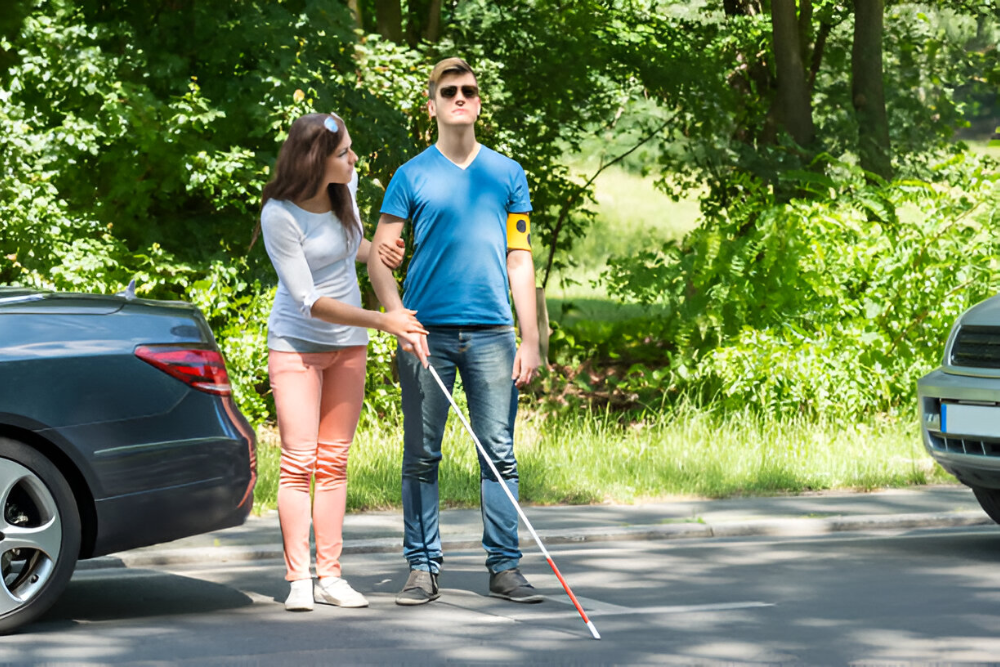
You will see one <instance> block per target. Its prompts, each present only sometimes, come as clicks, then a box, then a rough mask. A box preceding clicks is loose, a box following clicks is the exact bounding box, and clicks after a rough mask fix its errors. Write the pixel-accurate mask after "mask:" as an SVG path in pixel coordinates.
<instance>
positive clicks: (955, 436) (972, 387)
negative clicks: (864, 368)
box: [917, 368, 1000, 489]
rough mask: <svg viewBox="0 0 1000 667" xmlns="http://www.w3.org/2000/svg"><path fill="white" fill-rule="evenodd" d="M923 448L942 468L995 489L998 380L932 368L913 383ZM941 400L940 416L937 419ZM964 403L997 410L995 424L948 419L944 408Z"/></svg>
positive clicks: (999, 449) (998, 480) (999, 484)
mask: <svg viewBox="0 0 1000 667" xmlns="http://www.w3.org/2000/svg"><path fill="white" fill-rule="evenodd" d="M917 395H918V404H919V406H920V431H921V437H922V439H923V443H924V448H925V449H926V450H927V452H928V453H929V454H930V455H931V456H932V457H934V460H936V461H937V462H938V463H939V464H940V465H941V467H942V468H944V469H945V470H947V471H948V472H949V473H951V474H952V475H954V476H955V477H956V478H957V479H958V480H959V481H960V482H962V483H963V484H966V485H968V486H978V487H984V488H992V489H1000V379H998V378H988V377H974V376H966V375H953V374H949V373H945V372H944V371H942V370H941V369H940V368H939V369H937V370H934V371H932V372H930V373H928V374H927V375H925V376H924V377H922V378H920V380H919V381H918V383H917ZM942 405H944V407H945V419H942ZM967 406H975V407H977V408H985V409H986V410H987V411H988V412H989V413H990V414H991V413H992V410H994V409H995V410H996V412H997V417H998V418H997V419H996V422H995V423H996V427H995V429H994V428H993V427H992V426H989V427H988V428H985V429H984V428H976V429H971V430H970V432H962V430H961V426H959V425H954V424H951V425H949V424H948V419H947V413H948V410H949V408H950V409H951V411H952V412H954V411H955V409H956V408H962V409H966V407H967Z"/></svg>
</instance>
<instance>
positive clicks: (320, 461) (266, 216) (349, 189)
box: [254, 114, 426, 611]
mask: <svg viewBox="0 0 1000 667" xmlns="http://www.w3.org/2000/svg"><path fill="white" fill-rule="evenodd" d="M357 159H358V156H357V155H356V154H355V153H354V151H353V150H351V136H350V134H349V133H348V132H347V128H346V127H344V121H343V120H342V119H341V118H340V117H339V116H336V115H334V114H309V115H306V116H302V117H301V118H299V119H297V120H296V121H295V122H294V123H293V124H292V126H291V128H290V129H289V132H288V138H287V139H286V140H285V143H284V144H283V145H282V147H281V151H280V153H279V155H278V160H277V164H276V165H275V169H274V177H273V178H272V180H271V181H270V182H269V183H268V184H267V185H266V186H265V187H264V193H263V205H262V208H261V214H260V225H259V227H258V229H259V231H261V232H263V236H264V245H265V246H266V248H267V254H268V256H269V257H270V258H271V262H272V263H273V264H274V268H275V270H276V271H277V273H278V290H277V293H276V294H275V298H274V305H273V307H272V309H271V315H270V317H269V318H268V337H267V345H268V371H269V373H270V378H271V390H272V391H273V393H274V404H275V409H276V412H277V419H278V430H279V432H280V435H281V473H280V478H279V484H278V519H279V521H280V524H281V534H282V541H283V543H284V552H285V568H286V575H285V579H286V580H287V581H289V582H290V587H291V590H290V592H289V595H288V599H287V600H286V601H285V608H286V609H288V610H291V611H307V610H311V609H312V608H313V602H314V601H317V602H322V603H326V604H334V605H339V606H343V607H366V606H368V601H367V600H366V599H365V597H364V596H363V595H362V594H361V593H358V592H357V591H355V590H354V589H353V588H351V586H350V585H349V584H348V583H347V581H345V580H344V579H343V578H342V577H341V566H340V554H341V551H342V547H343V537H342V529H343V522H344V511H345V506H346V502H347V457H348V451H349V449H350V445H351V441H352V440H353V439H354V431H355V429H356V428H357V424H358V419H359V417H360V414H361V405H362V401H363V398H364V389H365V361H366V352H367V345H368V332H367V331H366V329H368V328H372V329H381V330H382V331H387V332H389V333H391V334H394V335H396V336H397V337H399V339H400V340H402V341H410V342H412V343H418V342H419V341H418V337H419V335H421V334H426V331H425V330H424V328H423V327H422V326H421V324H420V322H418V321H417V319H416V317H415V314H416V313H415V311H411V310H396V311H393V312H391V313H382V312H377V311H372V310H365V309H364V308H362V307H361V291H360V289H359V288H358V279H357V274H356V272H355V263H356V262H365V261H367V259H368V253H369V252H371V244H370V243H369V242H368V241H367V240H366V239H365V238H364V237H363V228H362V226H361V220H360V214H359V212H358V207H357V203H356V201H355V197H356V192H357V183H358V176H357V172H355V171H354V164H355V162H357ZM256 235H257V233H256V232H255V234H254V237H255V238H256ZM378 252H379V254H380V256H381V257H382V259H383V261H385V263H386V264H387V265H389V266H392V267H395V266H396V265H398V264H399V260H400V259H401V254H400V253H399V250H398V248H389V247H385V248H380V249H379V250H378ZM314 477H315V491H314V493H315V498H314V500H313V501H312V506H311V508H310V489H309V487H310V482H311V481H312V480H313V478H314ZM310 515H311V518H312V526H313V531H314V533H315V538H316V574H317V577H318V581H317V582H316V583H315V585H314V584H313V580H312V575H311V574H310V571H309V565H310V553H309V522H310Z"/></svg>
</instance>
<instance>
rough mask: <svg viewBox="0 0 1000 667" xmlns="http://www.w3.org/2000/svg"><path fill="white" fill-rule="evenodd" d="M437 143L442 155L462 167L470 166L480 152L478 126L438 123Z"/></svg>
mask: <svg viewBox="0 0 1000 667" xmlns="http://www.w3.org/2000/svg"><path fill="white" fill-rule="evenodd" d="M435 145H436V146H437V149H438V150H439V151H441V154H442V155H444V156H445V157H446V158H448V159H449V160H451V161H452V162H454V163H455V164H457V165H458V166H459V167H462V168H465V167H467V166H469V165H470V164H471V163H472V161H473V160H474V159H475V158H476V154H477V153H479V144H478V143H477V142H476V128H475V127H473V126H472V125H467V126H462V127H442V126H441V125H438V140H437V144H435Z"/></svg>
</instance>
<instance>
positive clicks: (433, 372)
mask: <svg viewBox="0 0 1000 667" xmlns="http://www.w3.org/2000/svg"><path fill="white" fill-rule="evenodd" d="M427 369H428V370H429V371H430V372H431V375H433V376H434V379H435V380H436V381H437V383H438V386H439V387H441V391H442V392H444V395H445V396H447V397H448V402H449V403H451V407H453V408H455V413H456V414H458V418H459V419H461V420H462V425H463V426H465V430H466V431H468V433H469V435H470V436H472V441H473V442H475V443H476V447H477V448H479V453H480V454H482V455H483V459H484V460H485V461H486V463H488V464H489V466H490V470H492V471H493V474H494V475H495V476H496V479H497V481H498V482H499V483H500V488H502V489H503V490H504V492H505V493H506V494H507V497H508V498H510V502H512V503H514V509H516V510H517V513H518V514H519V515H520V517H521V521H524V525H525V526H527V527H528V530H529V531H531V536H532V537H533V538H535V544H537V545H538V548H539V549H541V550H542V554H543V555H544V556H545V560H547V561H548V562H549V566H550V567H551V568H552V571H553V572H555V574H556V577H557V578H558V579H559V583H560V584H562V587H563V589H564V590H565V591H566V595H568V596H569V599H570V600H572V601H573V605H574V606H575V607H576V610H577V611H578V612H580V616H581V617H582V618H583V622H584V623H586V624H587V628H588V629H589V630H590V634H592V635H593V636H594V639H600V638H601V635H600V634H598V632H597V628H595V627H594V624H593V623H592V622H591V620H590V619H589V618H587V612H585V611H584V610H583V607H581V606H580V603H579V602H578V601H577V599H576V596H575V595H573V591H571V590H570V588H569V584H567V583H566V580H565V579H563V576H562V574H560V573H559V568H558V567H556V564H555V562H553V560H552V556H551V555H550V554H549V552H548V550H547V549H546V548H545V545H544V544H542V541H541V540H540V539H539V538H538V533H536V532H535V529H534V528H533V527H532V526H531V522H530V521H528V517H526V516H525V515H524V511H523V510H522V509H521V505H520V504H519V503H518V502H517V498H515V497H514V494H513V493H511V492H510V489H508V488H507V485H506V484H504V481H503V478H502V477H500V472H499V471H497V468H496V466H495V465H493V461H492V460H490V457H489V454H487V453H486V450H485V449H484V448H483V445H482V443H480V442H479V438H477V437H476V434H475V433H474V432H473V431H472V427H471V426H469V422H468V421H466V419H465V415H463V414H462V411H461V410H459V409H458V404H457V403H455V399H454V397H453V396H452V395H451V392H449V391H448V388H447V387H445V386H444V382H441V377H440V376H439V375H438V374H437V371H436V370H434V367H433V366H431V365H430V364H427Z"/></svg>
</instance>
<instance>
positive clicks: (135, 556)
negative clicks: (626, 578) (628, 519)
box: [77, 511, 994, 570]
mask: <svg viewBox="0 0 1000 667" xmlns="http://www.w3.org/2000/svg"><path fill="white" fill-rule="evenodd" d="M993 523H994V522H993V520H992V519H990V518H989V517H988V516H986V515H985V514H983V513H982V512H981V511H964V512H948V513H932V514H874V515H865V516H853V517H851V516H848V517H845V516H836V517H826V518H803V519H751V520H746V521H737V522H732V523H728V522H720V523H715V524H712V523H704V522H694V521H692V522H685V523H663V524H655V525H644V526H625V527H617V526H608V527H595V528H577V529H572V530H540V531H537V532H538V536H539V537H540V538H541V539H542V541H544V542H545V544H546V545H558V544H581V543H589V542H610V541H614V540H670V539H685V538H710V537H718V538H729V537H769V536H770V537H810V536H815V535H828V534H831V533H842V532H855V531H871V530H901V529H912V528H956V527H963V526H983V525H991V524H993ZM522 542H524V540H522ZM480 546H481V543H480V539H479V538H478V537H476V538H473V537H470V536H467V535H458V536H454V537H452V538H448V537H444V536H442V547H444V548H445V549H449V550H456V549H474V548H478V547H480ZM525 546H527V547H528V548H529V549H533V548H535V545H534V544H531V545H525ZM401 549H402V537H385V538H376V539H367V540H351V541H345V543H344V549H343V553H344V554H364V553H396V552H398V551H400V550H401ZM281 558H283V552H282V548H281V539H280V537H278V538H277V539H276V540H275V543H274V544H268V545H254V546H233V547H223V546H210V547H182V548H176V549H155V548H153V549H137V550H135V551H124V552H121V553H118V554H111V555H109V556H100V557H98V558H92V559H90V560H84V561H80V562H79V563H78V564H77V569H78V570H100V569H108V568H143V567H155V566H163V565H191V564H196V563H239V562H249V561H257V560H276V559H281Z"/></svg>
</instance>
